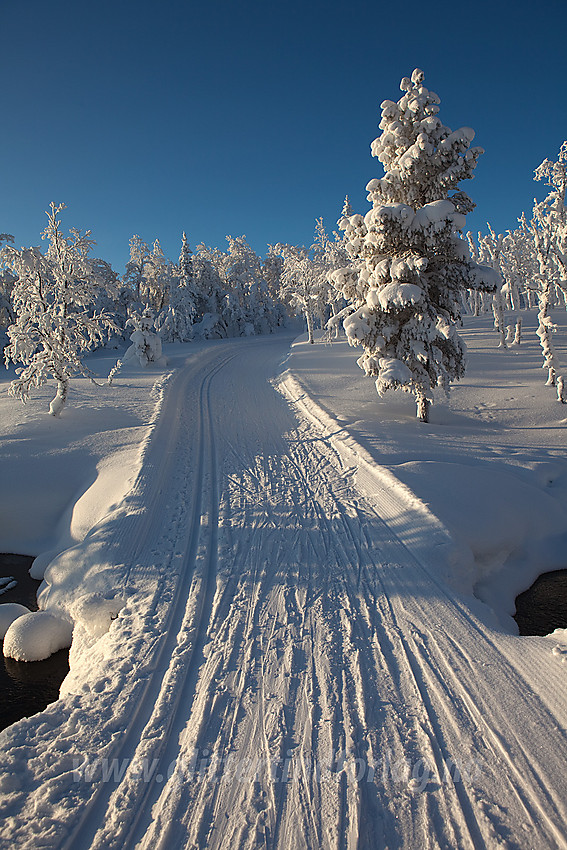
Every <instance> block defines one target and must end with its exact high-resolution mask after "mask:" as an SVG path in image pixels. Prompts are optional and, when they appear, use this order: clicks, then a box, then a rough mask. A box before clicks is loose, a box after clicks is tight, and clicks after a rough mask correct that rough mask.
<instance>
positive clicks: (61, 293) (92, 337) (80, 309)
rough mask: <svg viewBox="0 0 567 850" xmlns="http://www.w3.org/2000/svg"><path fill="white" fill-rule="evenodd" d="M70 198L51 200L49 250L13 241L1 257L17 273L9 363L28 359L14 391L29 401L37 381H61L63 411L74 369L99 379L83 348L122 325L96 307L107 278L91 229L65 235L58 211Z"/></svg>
mask: <svg viewBox="0 0 567 850" xmlns="http://www.w3.org/2000/svg"><path fill="white" fill-rule="evenodd" d="M63 209H65V205H64V204H60V205H59V206H55V204H53V203H52V204H51V206H50V211H49V212H48V213H47V219H48V224H47V227H46V229H45V230H44V232H43V233H42V239H46V240H47V241H48V243H49V245H48V249H47V252H46V254H45V255H44V254H42V253H41V251H40V250H39V248H22V249H20V250H16V249H15V248H13V247H12V246H8V245H7V246H5V247H4V248H3V249H2V253H1V257H2V260H3V261H4V262H5V263H6V265H7V266H8V267H9V268H10V269H11V270H12V271H13V272H14V274H15V275H16V276H17V280H16V283H15V284H14V288H13V291H12V299H13V305H14V311H15V315H16V320H15V322H14V324H13V325H11V326H10V327H9V328H8V337H9V340H10V342H9V344H8V345H7V346H6V348H5V349H4V359H5V361H6V366H8V364H9V362H10V361H12V362H13V363H15V364H22V366H21V367H20V368H19V369H18V370H17V373H18V377H17V378H16V379H15V380H14V381H12V383H11V385H10V393H11V394H12V395H14V396H16V397H17V398H20V399H21V400H22V401H24V402H25V401H26V400H27V399H28V397H29V395H30V391H31V388H32V387H40V386H42V385H43V384H44V383H46V381H47V380H48V379H49V378H55V380H56V382H57V394H56V395H55V398H54V399H53V400H52V402H51V404H50V406H49V412H50V413H51V414H52V415H53V416H58V415H59V414H60V413H61V411H62V409H63V407H64V405H65V402H66V401H67V394H68V390H69V382H70V379H71V378H72V377H73V375H77V374H80V375H83V376H85V377H88V378H90V379H91V380H93V376H92V373H91V372H90V371H89V370H88V369H87V367H86V366H85V365H84V364H83V361H82V356H83V354H84V353H85V352H86V351H88V350H90V349H92V348H93V347H94V346H96V345H98V344H100V343H101V342H103V340H104V337H105V336H106V334H107V333H108V332H111V333H112V332H115V331H117V330H118V328H117V326H116V324H115V322H114V320H113V318H112V316H110V315H109V314H108V313H106V312H104V311H100V312H96V311H93V309H92V307H93V305H94V304H95V303H96V300H97V298H98V297H99V295H100V286H101V285H103V281H102V280H101V279H99V278H98V276H97V272H96V267H95V266H94V265H93V261H91V260H90V259H89V258H88V254H89V252H90V250H91V247H92V245H94V244H95V243H94V240H92V239H91V238H90V231H87V232H86V233H85V234H81V233H80V232H79V231H78V230H75V229H74V228H72V229H71V231H70V235H69V236H67V237H64V236H63V234H62V232H61V222H60V221H59V220H58V218H57V216H58V215H59V213H60V212H61V210H63Z"/></svg>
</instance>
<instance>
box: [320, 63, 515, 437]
mask: <svg viewBox="0 0 567 850" xmlns="http://www.w3.org/2000/svg"><path fill="white" fill-rule="evenodd" d="M423 79H424V75H423V72H422V71H420V70H419V69H416V70H415V71H414V72H413V74H412V77H411V80H410V79H408V78H407V77H405V78H404V79H403V80H402V82H401V89H402V91H403V92H404V94H403V96H402V98H401V99H400V100H399V101H398V102H397V103H394V102H393V101H390V100H386V101H384V102H383V103H382V120H381V122H380V129H381V130H382V133H381V135H380V136H379V137H378V138H377V139H375V140H374V142H373V143H372V145H371V150H372V154H373V156H375V157H377V158H378V159H379V161H380V162H381V163H382V165H383V166H384V171H385V173H384V176H383V177H382V178H375V179H373V180H371V181H370V183H368V185H367V187H366V188H367V191H368V200H369V201H370V202H371V203H372V209H371V210H370V211H369V212H368V213H367V214H366V215H365V216H364V217H363V216H362V215H347V216H344V217H343V218H342V219H341V222H340V224H339V226H340V228H341V229H342V230H344V231H345V235H346V249H347V252H348V254H349V255H350V257H351V259H352V265H351V267H349V268H348V269H347V270H340V271H336V272H335V273H334V275H333V282H334V284H335V286H337V288H339V290H340V291H341V294H342V295H343V296H344V297H345V299H347V300H348V301H350V302H351V303H353V304H354V306H355V307H356V309H355V310H354V312H353V313H352V314H351V315H350V316H348V317H347V318H346V319H345V320H344V328H345V331H346V333H347V337H348V340H349V342H350V344H351V345H355V346H358V345H360V346H361V347H362V348H363V351H364V353H363V355H362V356H361V357H360V358H359V360H358V364H359V366H360V367H361V368H362V369H363V370H364V371H365V372H366V374H367V375H370V376H373V377H375V378H376V388H377V390H378V393H379V394H380V395H382V394H383V393H385V392H386V391H387V390H388V389H391V388H397V387H401V388H402V389H403V390H405V391H408V392H411V393H413V394H414V396H415V398H416V401H417V415H418V418H419V419H421V420H423V421H427V418H428V408H429V404H430V403H431V401H432V400H433V389H434V388H435V387H437V386H440V387H442V388H443V389H444V390H445V391H448V389H449V385H450V382H451V381H453V380H455V379H458V378H460V377H461V376H462V375H463V374H464V369H465V348H464V345H463V343H462V342H461V340H460V338H459V336H458V334H457V331H456V326H457V325H458V323H459V322H460V318H461V309H462V297H463V293H464V291H465V290H467V289H475V290H481V291H494V289H495V288H496V285H497V284H499V283H500V279H499V276H498V274H497V273H496V272H495V271H494V270H493V269H491V268H488V267H485V266H482V265H479V264H477V263H475V262H474V261H473V260H472V259H471V256H470V253H469V249H468V245H467V243H466V241H465V240H464V239H463V238H462V236H461V231H462V230H463V227H464V225H465V221H466V218H465V216H466V214H467V213H468V212H470V211H471V210H472V209H473V208H474V204H473V203H472V201H471V199H470V198H469V197H468V196H467V195H466V194H465V193H464V192H462V191H460V190H459V183H460V181H461V180H466V179H469V178H471V177H472V176H473V171H474V168H475V166H476V164H477V161H478V158H479V156H480V155H481V153H482V152H483V151H482V148H478V147H471V142H472V140H473V138H474V132H473V130H471V129H470V128H469V127H462V128H461V129H459V130H456V131H453V132H452V131H451V130H450V129H449V128H448V127H445V126H444V125H443V124H442V123H441V121H440V120H439V118H438V115H437V113H438V112H439V102H440V101H439V98H438V96H437V95H436V94H435V93H434V92H430V91H428V89H426V88H425V86H424V85H423ZM353 272H354V273H353Z"/></svg>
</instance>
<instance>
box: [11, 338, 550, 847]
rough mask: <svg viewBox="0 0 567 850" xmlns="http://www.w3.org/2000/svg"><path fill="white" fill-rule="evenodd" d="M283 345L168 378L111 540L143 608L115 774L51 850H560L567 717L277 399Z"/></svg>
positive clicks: (312, 431)
mask: <svg viewBox="0 0 567 850" xmlns="http://www.w3.org/2000/svg"><path fill="white" fill-rule="evenodd" d="M283 354H284V344H283V343H282V341H281V340H277V339H274V340H265V339H264V340H259V341H250V342H248V341H246V342H241V343H239V344H231V343H223V344H219V345H218V346H216V347H214V348H211V350H210V351H209V352H208V354H207V355H206V357H204V358H203V362H201V363H200V364H195V363H194V362H192V364H191V365H189V366H187V367H186V368H185V369H183V370H181V371H180V372H179V373H177V375H176V376H175V377H174V379H173V380H172V381H170V383H169V386H168V389H167V394H166V398H165V401H164V408H163V411H162V416H161V417H160V420H159V421H158V424H157V425H156V428H155V430H154V433H153V435H152V438H151V439H150V441H149V444H148V446H147V449H146V457H145V462H144V465H143V467H142V471H141V473H140V476H139V478H138V481H137V482H136V484H135V486H134V488H133V491H132V493H131V494H130V497H129V506H130V511H129V515H128V519H127V520H123V521H118V522H117V523H116V527H115V529H114V538H113V546H114V551H115V552H116V553H117V557H120V559H121V563H129V564H131V567H130V569H129V570H128V572H127V581H126V584H125V589H126V590H127V591H128V590H130V591H135V592H138V591H140V590H141V589H145V591H146V599H147V604H146V609H145V611H144V615H143V620H142V624H141V625H140V624H138V626H137V628H138V631H139V632H140V634H137V635H136V634H133V635H131V636H130V638H129V639H130V643H128V644H127V645H128V646H129V647H130V648H131V649H132V648H133V649H134V650H136V651H137V652H138V655H137V656H135V659H134V671H133V673H132V681H133V682H135V684H132V685H131V686H130V687H129V690H128V688H126V692H125V695H124V696H123V700H122V701H121V702H117V705H116V712H115V713H117V714H118V717H119V718H120V716H122V717H125V718H127V722H125V723H123V725H122V727H120V720H119V719H118V720H116V717H114V723H115V726H114V728H113V730H111V732H110V733H109V736H108V737H107V739H105V746H106V748H105V749H104V753H105V756H108V757H112V758H116V759H119V760H120V761H121V762H122V763H123V764H124V765H125V769H124V770H123V772H122V775H121V776H120V777H119V778H118V779H117V780H116V781H114V782H98V783H97V782H96V781H95V782H93V783H92V785H91V786H90V792H87V791H84V796H83V797H82V798H81V797H80V794H79V792H77V793H78V796H77V799H76V806H75V809H74V810H73V812H72V813H69V812H67V813H65V811H63V810H62V807H61V806H59V810H58V812H59V814H58V817H59V824H58V827H57V830H56V831H55V833H54V838H53V843H52V844H50V845H48V844H44V845H41V846H54V847H64V848H66V850H71V848H72V849H73V850H77V848H83V847H84V848H100V850H102V848H104V849H105V850H110V849H111V848H125V849H127V848H152V850H154V848H164V850H165V848H173V847H175V848H181V847H186V848H191V849H192V850H201V848H211V850H213V848H227V847H230V848H231V850H238V849H239V848H242V850H244V848H255V849H256V848H282V850H283V849H284V848H286V850H302V848H305V850H319V848H321V850H323V848H325V850H326V849H327V848H329V850H331V848H332V850H353V848H374V847H376V848H390V850H395V848H412V849H413V848H417V847H419V848H495V847H502V848H509V850H513V848H517V850H520V848H521V850H524V848H527V847H537V848H538V850H539V848H541V849H542V850H543V848H564V847H567V841H566V838H565V835H566V833H565V821H566V806H565V781H564V778H563V777H564V774H565V764H566V759H567V745H566V741H565V736H564V735H563V734H559V732H558V727H559V729H561V728H564V727H565V717H564V716H562V717H557V716H555V715H554V713H553V711H552V710H551V708H550V706H549V705H547V703H546V701H545V700H544V699H543V698H542V697H540V696H539V694H538V693H536V692H534V690H533V689H532V688H530V686H529V685H528V684H527V682H526V679H525V677H524V676H523V675H522V671H521V670H520V669H518V668H517V666H515V665H514V663H513V661H512V653H511V651H510V647H509V645H508V644H507V643H506V641H509V640H510V639H509V638H508V637H507V636H501V635H499V634H496V633H493V632H491V631H490V629H489V628H488V627H487V626H485V625H484V624H483V623H482V622H480V621H479V620H478V619H477V618H476V617H475V616H474V615H473V614H472V613H471V611H470V610H469V609H468V608H467V606H466V602H465V601H463V600H461V599H459V598H458V597H456V596H455V595H454V594H453V593H452V592H450V591H449V590H448V589H447V588H446V587H445V586H444V585H443V583H442V582H441V581H440V580H439V579H438V578H437V577H436V576H435V573H434V569H433V565H432V563H427V559H422V558H419V557H416V555H415V554H413V553H412V551H410V550H409V549H408V548H407V547H406V545H404V543H403V542H402V541H401V539H400V538H399V536H397V534H396V533H394V531H393V530H392V527H391V526H390V525H388V523H387V522H386V521H384V520H383V519H381V517H380V516H379V515H378V512H377V508H376V507H375V506H373V505H371V504H370V503H369V502H368V501H367V500H365V498H364V497H363V496H362V495H361V493H360V492H358V491H357V490H356V487H355V485H354V480H353V473H354V471H355V470H353V469H352V468H349V467H347V466H346V465H345V462H344V461H343V460H341V457H340V456H339V455H338V454H337V452H336V450H335V449H334V448H333V446H332V445H331V443H330V442H329V440H328V439H327V438H326V436H325V434H324V433H323V432H321V430H320V429H317V428H316V427H315V426H314V425H313V423H312V422H309V421H307V419H306V418H305V417H303V416H301V417H300V418H297V416H296V415H294V413H293V412H292V410H291V409H290V407H289V405H288V404H287V403H286V402H285V401H284V399H283V398H282V397H281V396H280V395H279V394H278V393H277V392H276V391H275V390H274V389H273V387H272V386H271V384H270V383H269V378H270V376H271V375H272V374H273V373H274V371H275V369H276V366H277V364H278V362H279V361H280V360H281V358H282V356H283ZM385 498H390V497H389V496H388V494H386V495H385ZM391 498H392V499H394V498H395V493H394V494H392V496H391ZM419 521H420V526H422V525H423V513H422V514H420V520H419ZM404 522H406V524H411V522H412V516H411V511H410V510H409V509H408V513H407V516H406V517H405V519H404ZM433 525H434V519H433V518H432V527H433ZM432 557H434V554H433V556H432ZM156 565H158V567H156ZM156 576H157V577H156ZM148 587H149V588H150V589H149V590H148V589H147V588H148ZM144 622H145V623H146V624H148V628H149V624H152V625H153V626H155V623H156V622H157V623H159V624H160V629H159V634H160V635H161V637H160V638H159V640H152V641H150V642H149V644H148V645H146V644H145V642H144V633H143V623H144ZM140 630H141V631H140ZM530 646H531V644H529V645H527V646H526V652H527V653H528V654H529V651H530V650H529V648H530ZM100 698H101V700H103V699H104V695H103V694H101V696H100ZM108 700H110V703H112V694H110V695H108V697H107V701H108ZM94 705H96V703H93V706H94ZM104 705H106V703H104ZM511 707H512V709H511ZM111 716H112V712H109V713H108V715H107V714H105V713H104V711H102V709H101V723H102V724H103V725H104V723H105V722H106V723H107V724H110V717H111ZM110 725H111V724H110ZM116 728H122V729H123V731H121V733H120V734H115V729H116ZM97 740H98V739H97ZM550 740H553V742H554V743H553V746H549V741H550ZM83 744H84V747H85V748H86V750H87V751H94V752H96V740H95V739H93V741H91V742H88V741H85V742H83ZM542 753H543V754H545V762H543V761H542V757H541V754H542ZM144 764H145V765H149V764H151V766H152V767H151V771H150V772H149V773H148V775H147V776H145V777H144V780H142V779H141V777H140V765H144ZM44 781H50V780H49V777H47V778H46V779H45V780H44ZM52 781H53V783H54V787H55V778H53V779H52ZM61 793H63V792H61ZM52 799H53V801H54V802H53V805H54V806H56V805H57V794H56V790H55V791H54V793H53V795H52ZM31 808H33V807H32V806H31V804H30V810H31ZM18 834H19V835H23V832H20V833H18ZM4 846H6V847H7V846H8V844H6V845H4ZM20 846H33V845H32V844H29V845H28V844H26V842H25V841H23V840H22V841H21V842H20ZM36 846H37V845H36Z"/></svg>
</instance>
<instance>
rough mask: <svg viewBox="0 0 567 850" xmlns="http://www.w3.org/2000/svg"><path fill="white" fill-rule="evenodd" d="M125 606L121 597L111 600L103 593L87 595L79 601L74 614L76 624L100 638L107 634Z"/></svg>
mask: <svg viewBox="0 0 567 850" xmlns="http://www.w3.org/2000/svg"><path fill="white" fill-rule="evenodd" d="M125 604H126V603H125V600H124V599H123V598H122V597H121V596H115V597H112V598H109V597H107V596H103V595H102V594H101V593H86V594H85V595H84V596H81V598H80V599H79V600H78V601H77V603H76V605H75V608H74V610H73V614H74V617H75V620H76V622H79V623H81V625H83V626H84V628H85V629H86V630H87V632H88V633H89V634H90V635H92V636H93V637H97V638H98V637H102V635H105V634H106V633H107V631H108V630H109V628H110V626H111V623H112V621H113V620H116V618H117V617H118V614H119V613H120V611H121V610H122V608H124V605H125Z"/></svg>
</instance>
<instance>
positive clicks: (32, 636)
mask: <svg viewBox="0 0 567 850" xmlns="http://www.w3.org/2000/svg"><path fill="white" fill-rule="evenodd" d="M2 607H4V606H2ZM21 607H23V606H21ZM72 637H73V626H72V624H71V623H70V622H69V620H64V619H63V618H62V617H58V616H57V615H56V614H48V612H47V611H33V612H30V613H27V614H24V615H23V616H18V618H17V619H15V620H14V621H13V623H12V624H11V625H10V626H9V628H8V630H7V632H6V635H5V637H4V655H5V656H6V658H13V659H14V660H15V661H43V659H44V658H49V656H50V655H53V653H54V652H58V650H60V649H65V648H66V647H68V646H71V640H72Z"/></svg>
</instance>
